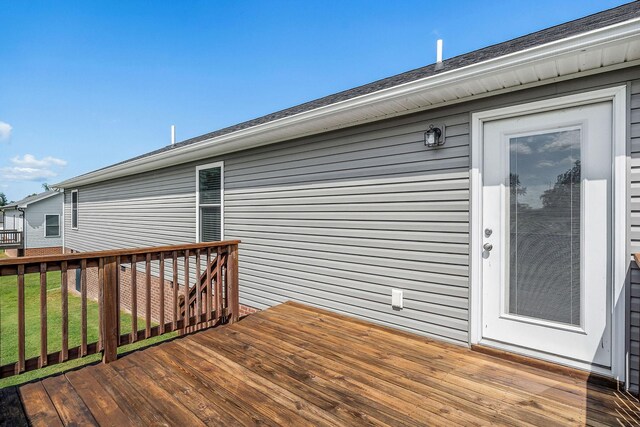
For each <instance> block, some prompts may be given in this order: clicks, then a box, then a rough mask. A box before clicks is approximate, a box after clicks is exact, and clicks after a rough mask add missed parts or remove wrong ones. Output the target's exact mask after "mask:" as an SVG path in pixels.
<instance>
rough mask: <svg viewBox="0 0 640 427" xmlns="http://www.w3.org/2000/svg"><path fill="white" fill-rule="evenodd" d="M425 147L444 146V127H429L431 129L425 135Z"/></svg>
mask: <svg viewBox="0 0 640 427" xmlns="http://www.w3.org/2000/svg"><path fill="white" fill-rule="evenodd" d="M424 145H426V146H427V147H440V146H441V145H444V125H429V129H427V131H426V132H425V133H424Z"/></svg>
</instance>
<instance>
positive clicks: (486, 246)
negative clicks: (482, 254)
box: [482, 243, 493, 252]
mask: <svg viewBox="0 0 640 427" xmlns="http://www.w3.org/2000/svg"><path fill="white" fill-rule="evenodd" d="M482 248H483V249H484V250H485V251H487V252H491V249H493V245H492V244H491V243H485V244H484V245H483V246H482Z"/></svg>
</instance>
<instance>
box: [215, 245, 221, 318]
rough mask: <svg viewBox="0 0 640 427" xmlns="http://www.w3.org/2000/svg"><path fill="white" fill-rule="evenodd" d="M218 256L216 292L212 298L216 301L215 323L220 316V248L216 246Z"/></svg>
mask: <svg viewBox="0 0 640 427" xmlns="http://www.w3.org/2000/svg"><path fill="white" fill-rule="evenodd" d="M217 251H218V255H217V256H216V290H215V293H214V297H215V299H216V322H218V321H219V320H220V317H221V316H222V248H221V247H219V246H218V248H217Z"/></svg>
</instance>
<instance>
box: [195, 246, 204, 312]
mask: <svg viewBox="0 0 640 427" xmlns="http://www.w3.org/2000/svg"><path fill="white" fill-rule="evenodd" d="M200 261H201V260H200V249H196V284H195V289H196V325H199V324H200V322H201V321H202V320H201V316H202V296H201V295H200V276H201V274H200Z"/></svg>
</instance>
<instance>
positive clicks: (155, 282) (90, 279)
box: [68, 266, 260, 328]
mask: <svg viewBox="0 0 640 427" xmlns="http://www.w3.org/2000/svg"><path fill="white" fill-rule="evenodd" d="M77 274H78V273H77V271H76V270H75V269H74V270H69V273H68V277H69V279H68V289H69V290H70V292H73V293H75V294H79V290H80V284H79V281H78V283H76V282H77V279H78V277H77ZM119 276H120V308H121V309H122V310H124V311H126V312H128V313H131V309H132V308H131V307H132V305H131V303H132V295H131V268H130V267H125V266H122V267H121V268H120V271H119ZM146 277H147V275H146V273H145V272H144V271H140V270H137V272H136V291H137V292H136V293H137V298H136V301H137V307H136V311H137V314H138V317H140V318H145V316H146V314H147V311H146ZM165 277H166V276H165ZM98 283H99V282H98V268H96V267H93V268H87V297H88V298H90V299H92V300H94V301H97V300H98V295H99V293H98V292H99V288H98ZM160 286H162V285H161V282H160V278H159V277H158V276H154V275H153V274H151V320H152V321H153V322H154V323H159V322H160ZM178 286H179V289H178V295H179V296H182V295H184V287H180V285H178ZM258 311H260V310H259V309H257V308H254V307H250V306H247V305H240V313H239V315H240V317H244V316H248V315H250V314H253V313H256V312H258ZM171 319H173V282H172V281H170V280H165V281H164V320H165V322H169V321H170V320H171ZM138 323H140V322H138ZM143 326H144V325H140V324H139V325H138V327H139V328H141V327H143Z"/></svg>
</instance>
